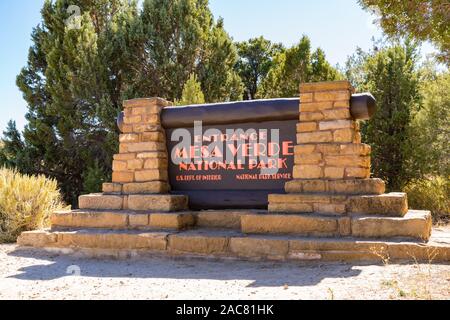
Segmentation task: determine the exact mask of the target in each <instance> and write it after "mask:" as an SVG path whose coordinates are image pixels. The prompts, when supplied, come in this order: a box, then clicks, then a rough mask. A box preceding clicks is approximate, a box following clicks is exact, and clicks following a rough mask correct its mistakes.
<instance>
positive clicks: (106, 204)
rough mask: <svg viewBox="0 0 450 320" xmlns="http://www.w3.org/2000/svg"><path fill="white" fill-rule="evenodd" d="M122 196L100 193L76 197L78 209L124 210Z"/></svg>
mask: <svg viewBox="0 0 450 320" xmlns="http://www.w3.org/2000/svg"><path fill="white" fill-rule="evenodd" d="M124 198H125V197H124V196H122V195H108V194H101V193H94V194H87V195H82V196H80V197H78V206H79V207H80V209H94V210H103V209H105V210H121V209H123V208H124Z"/></svg>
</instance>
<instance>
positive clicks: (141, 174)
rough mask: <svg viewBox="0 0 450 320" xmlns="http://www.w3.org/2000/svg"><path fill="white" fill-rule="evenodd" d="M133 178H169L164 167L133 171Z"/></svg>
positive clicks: (144, 179) (141, 180)
mask: <svg viewBox="0 0 450 320" xmlns="http://www.w3.org/2000/svg"><path fill="white" fill-rule="evenodd" d="M134 178H135V180H136V181H137V182H146V181H167V180H168V179H169V177H168V173H167V170H166V169H161V170H160V169H155V170H141V171H135V172H134Z"/></svg>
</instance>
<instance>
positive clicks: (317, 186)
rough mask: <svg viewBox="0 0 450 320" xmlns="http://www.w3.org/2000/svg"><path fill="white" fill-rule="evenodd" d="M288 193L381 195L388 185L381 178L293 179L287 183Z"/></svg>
mask: <svg viewBox="0 0 450 320" xmlns="http://www.w3.org/2000/svg"><path fill="white" fill-rule="evenodd" d="M285 190H286V192H287V193H302V192H306V193H311V192H323V193H330V194H345V195H350V194H354V195H360V194H365V195H379V194H383V193H384V192H385V190H386V186H385V183H384V181H383V180H381V179H355V180H291V181H289V182H287V183H286V185H285Z"/></svg>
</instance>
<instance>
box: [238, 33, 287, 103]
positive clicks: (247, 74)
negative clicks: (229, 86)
mask: <svg viewBox="0 0 450 320" xmlns="http://www.w3.org/2000/svg"><path fill="white" fill-rule="evenodd" d="M237 47H238V53H239V60H238V62H237V64H236V70H237V72H238V73H239V75H240V77H241V78H242V81H243V82H244V84H245V94H244V99H246V100H247V99H255V97H256V92H257V90H258V86H259V84H260V83H261V82H262V81H263V80H264V79H265V78H266V76H267V73H268V72H269V70H270V68H271V67H272V66H273V59H274V57H275V55H277V54H278V53H280V52H281V51H282V50H283V46H282V45H281V44H274V43H272V42H270V41H269V40H266V39H264V37H262V36H261V37H259V38H253V39H250V40H248V41H244V42H240V43H237Z"/></svg>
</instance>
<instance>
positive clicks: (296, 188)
mask: <svg viewBox="0 0 450 320" xmlns="http://www.w3.org/2000/svg"><path fill="white" fill-rule="evenodd" d="M326 190H327V186H326V181H325V180H291V181H288V182H286V184H285V191H286V192H287V193H302V192H306V193H308V192H309V193H322V192H325V191H326Z"/></svg>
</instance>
